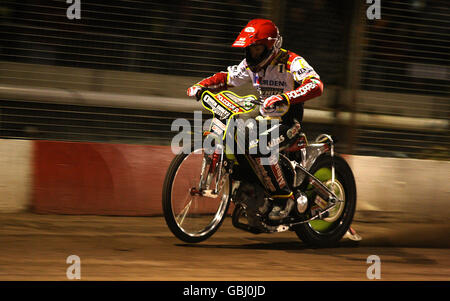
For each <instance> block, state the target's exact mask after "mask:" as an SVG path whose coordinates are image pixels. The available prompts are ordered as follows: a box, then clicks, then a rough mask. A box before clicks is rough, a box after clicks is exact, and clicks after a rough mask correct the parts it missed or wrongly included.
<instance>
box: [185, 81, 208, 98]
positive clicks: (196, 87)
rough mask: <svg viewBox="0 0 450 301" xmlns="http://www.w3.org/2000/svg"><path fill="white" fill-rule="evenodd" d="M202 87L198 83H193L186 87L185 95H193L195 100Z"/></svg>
mask: <svg viewBox="0 0 450 301" xmlns="http://www.w3.org/2000/svg"><path fill="white" fill-rule="evenodd" d="M203 89H204V88H203V87H202V86H200V85H193V86H192V87H190V88H189V89H187V95H188V96H191V97H195V98H196V99H197V100H199V98H200V95H199V94H200V92H201V91H202V90H203Z"/></svg>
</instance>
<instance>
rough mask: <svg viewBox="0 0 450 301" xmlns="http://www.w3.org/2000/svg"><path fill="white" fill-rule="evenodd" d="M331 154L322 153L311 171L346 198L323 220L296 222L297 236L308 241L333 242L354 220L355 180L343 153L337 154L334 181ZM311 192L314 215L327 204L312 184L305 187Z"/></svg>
mask: <svg viewBox="0 0 450 301" xmlns="http://www.w3.org/2000/svg"><path fill="white" fill-rule="evenodd" d="M331 162H332V158H331V156H330V155H328V154H324V155H321V156H320V157H319V158H317V160H316V162H315V163H314V164H313V166H312V167H311V169H310V172H311V173H312V174H313V175H314V176H315V177H316V178H318V179H319V180H320V181H321V182H322V183H324V184H325V185H326V186H327V187H328V188H330V189H331V190H332V191H334V193H335V194H336V196H337V197H338V198H339V199H340V200H342V201H343V202H338V203H337V205H336V207H334V209H332V210H330V212H329V216H328V217H326V218H324V219H322V220H313V221H311V222H309V223H307V224H300V225H297V226H295V228H294V230H295V232H296V233H297V236H298V237H299V238H300V239H301V240H302V241H303V242H305V243H307V244H311V245H316V246H333V245H335V244H337V243H338V242H339V240H341V238H342V236H344V234H345V233H346V232H347V230H348V228H349V227H350V224H351V222H352V220H353V216H354V214H355V209H356V184H355V179H354V176H353V173H352V170H351V169H350V166H349V165H348V164H347V162H346V161H345V160H344V159H343V158H342V157H340V156H335V157H334V163H335V182H334V183H332V174H331ZM306 195H307V196H308V202H309V206H308V214H309V217H312V216H314V215H315V214H316V213H317V212H319V211H320V210H321V206H322V208H323V207H325V206H326V205H327V204H326V202H325V201H324V200H323V199H322V198H320V197H319V196H318V195H317V193H316V192H315V191H314V190H313V188H312V186H311V185H309V186H308V187H307V189H306Z"/></svg>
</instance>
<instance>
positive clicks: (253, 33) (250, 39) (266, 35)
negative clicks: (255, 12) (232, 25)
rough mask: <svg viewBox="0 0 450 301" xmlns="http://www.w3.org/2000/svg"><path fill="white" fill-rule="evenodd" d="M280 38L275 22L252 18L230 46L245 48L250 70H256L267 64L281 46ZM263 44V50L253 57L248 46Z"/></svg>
mask: <svg viewBox="0 0 450 301" xmlns="http://www.w3.org/2000/svg"><path fill="white" fill-rule="evenodd" d="M281 43H282V38H281V36H280V33H279V31H278V27H276V26H275V24H274V23H273V22H272V21H270V20H266V19H254V20H251V21H250V22H248V24H247V26H245V27H244V29H242V31H241V33H240V34H239V35H238V37H237V39H236V41H234V43H233V45H232V47H240V48H245V50H246V51H245V57H246V60H247V64H248V66H249V67H250V70H252V71H253V72H258V71H259V70H260V69H261V68H262V67H264V66H265V65H267V64H268V63H269V62H270V61H271V60H272V59H273V58H274V57H275V56H276V55H277V54H278V51H279V50H280V48H281ZM258 44H259V45H264V47H265V50H264V52H263V53H262V55H260V56H259V57H258V58H253V57H252V56H251V55H250V53H249V51H248V47H250V46H252V45H258Z"/></svg>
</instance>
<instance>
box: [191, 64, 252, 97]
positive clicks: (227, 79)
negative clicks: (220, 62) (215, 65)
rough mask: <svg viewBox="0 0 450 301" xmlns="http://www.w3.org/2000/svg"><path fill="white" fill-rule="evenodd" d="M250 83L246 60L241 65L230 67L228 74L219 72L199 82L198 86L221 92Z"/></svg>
mask: <svg viewBox="0 0 450 301" xmlns="http://www.w3.org/2000/svg"><path fill="white" fill-rule="evenodd" d="M248 81H250V76H249V74H248V72H247V65H246V64H245V60H244V61H242V62H241V63H240V64H239V65H234V66H230V67H228V68H227V72H219V73H216V74H214V75H213V76H210V77H208V78H205V79H203V80H201V81H199V82H198V83H197V84H196V85H197V86H200V87H202V88H208V89H210V90H212V91H213V92H220V91H223V90H226V89H228V88H232V87H237V86H240V85H243V84H244V83H246V82H248Z"/></svg>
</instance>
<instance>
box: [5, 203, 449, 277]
mask: <svg viewBox="0 0 450 301" xmlns="http://www.w3.org/2000/svg"><path fill="white" fill-rule="evenodd" d="M353 227H354V228H355V229H356V230H357V231H358V233H359V234H360V235H361V236H362V237H363V241H361V242H359V243H354V242H352V241H349V240H346V239H344V240H342V242H341V244H340V246H339V247H337V248H323V249H313V248H308V247H306V246H305V245H304V244H303V243H302V242H301V241H300V240H299V239H298V238H297V236H296V235H295V233H294V232H290V231H287V232H284V233H278V234H260V235H253V234H251V233H247V232H244V231H242V230H238V229H235V228H234V227H233V226H232V225H231V219H230V218H227V219H226V220H225V222H224V224H223V225H222V228H221V229H220V230H219V231H218V232H217V233H216V234H215V235H214V236H212V237H211V238H210V239H209V240H207V241H205V242H203V243H200V244H195V245H191V244H185V243H183V242H181V241H179V240H177V239H176V238H175V237H174V236H173V235H172V234H171V232H170V231H169V229H168V228H167V227H166V225H165V222H164V218H162V217H111V216H70V215H36V214H32V213H19V214H0V280H67V277H66V270H67V268H68V267H69V266H70V264H67V263H66V259H67V257H68V256H70V255H77V256H79V258H80V260H81V280H106V281H109V280H168V281H171V280H185V281H194V280H225V281H226V280H243V281H250V280H257V281H258V280H277V281H278V280H293V281H303V280H356V281H360V280H367V277H366V271H367V268H368V267H369V266H370V264H368V263H367V262H366V260H367V257H368V256H370V255H377V256H379V257H380V259H381V280H446V281H448V280H450V239H449V235H448V233H449V230H450V224H449V223H448V221H447V222H445V223H442V222H436V221H434V222H432V221H422V223H417V222H415V223H412V222H410V221H406V220H402V219H401V218H399V217H398V216H396V215H395V214H387V213H382V212H378V213H377V212H372V213H370V214H368V212H367V213H357V215H356V218H355V222H354V224H353Z"/></svg>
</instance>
